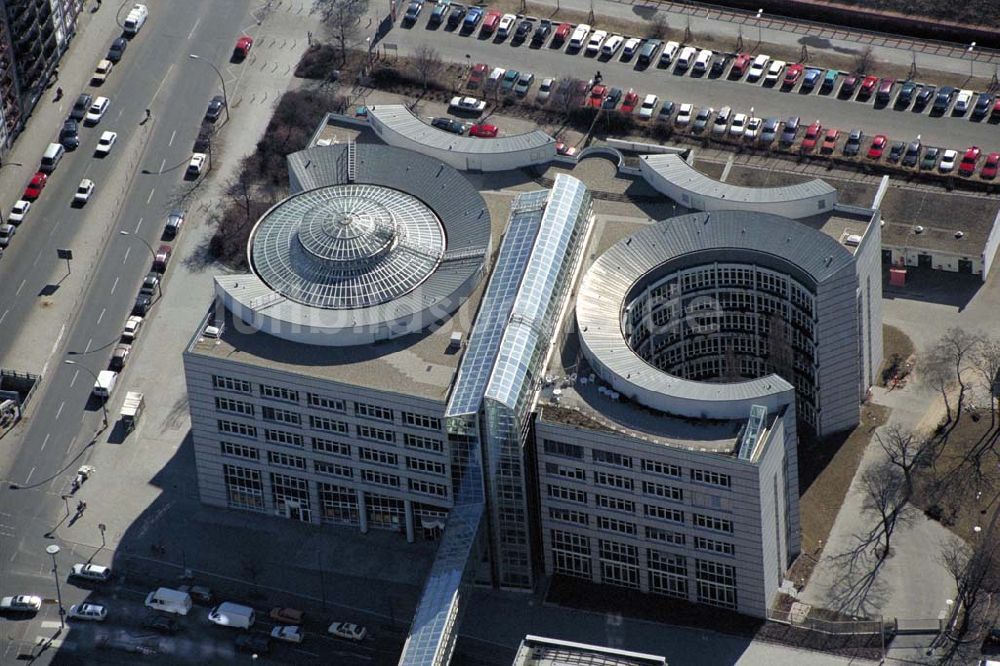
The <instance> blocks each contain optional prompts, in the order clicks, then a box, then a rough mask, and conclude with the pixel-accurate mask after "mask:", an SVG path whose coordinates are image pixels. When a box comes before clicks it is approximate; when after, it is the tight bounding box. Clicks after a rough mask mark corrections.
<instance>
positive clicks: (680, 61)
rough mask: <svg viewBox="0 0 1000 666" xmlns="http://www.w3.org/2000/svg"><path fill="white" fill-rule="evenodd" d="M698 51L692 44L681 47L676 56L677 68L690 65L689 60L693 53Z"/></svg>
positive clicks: (682, 68)
mask: <svg viewBox="0 0 1000 666" xmlns="http://www.w3.org/2000/svg"><path fill="white" fill-rule="evenodd" d="M697 52H698V49H696V48H694V47H693V46H685V47H684V48H683V49H681V54H680V55H679V56H677V69H680V70H685V69H687V68H688V67H690V66H691V60H692V59H693V58H694V54H695V53H697Z"/></svg>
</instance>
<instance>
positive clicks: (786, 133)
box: [781, 116, 819, 146]
mask: <svg viewBox="0 0 1000 666" xmlns="http://www.w3.org/2000/svg"><path fill="white" fill-rule="evenodd" d="M799 122H800V118H799V116H791V117H789V118H788V119H787V120H785V126H784V128H783V129H782V130H781V143H782V144H783V145H785V146H790V145H792V144H793V143H795V135H796V134H798V133H799ZM816 122H817V124H818V123H819V121H816Z"/></svg>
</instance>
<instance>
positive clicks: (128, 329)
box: [122, 315, 142, 340]
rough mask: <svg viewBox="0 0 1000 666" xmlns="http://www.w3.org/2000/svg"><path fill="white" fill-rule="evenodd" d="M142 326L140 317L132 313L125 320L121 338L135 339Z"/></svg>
mask: <svg viewBox="0 0 1000 666" xmlns="http://www.w3.org/2000/svg"><path fill="white" fill-rule="evenodd" d="M141 328H142V317H140V316H139V315H132V316H130V317H129V318H128V320H127V321H126V322H125V329H124V330H123V331H122V338H124V339H125V340H135V339H136V338H137V337H139V329H141Z"/></svg>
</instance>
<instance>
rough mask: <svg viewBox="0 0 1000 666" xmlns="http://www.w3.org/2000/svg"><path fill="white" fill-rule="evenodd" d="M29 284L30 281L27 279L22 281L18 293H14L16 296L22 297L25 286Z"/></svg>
mask: <svg viewBox="0 0 1000 666" xmlns="http://www.w3.org/2000/svg"><path fill="white" fill-rule="evenodd" d="M27 282H28V280H27V279H24V280H21V286H20V287H18V288H17V291H16V292H14V295H15V296H20V295H21V290H22V289H24V285H25V284H26V283H27Z"/></svg>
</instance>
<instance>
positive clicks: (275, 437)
mask: <svg viewBox="0 0 1000 666" xmlns="http://www.w3.org/2000/svg"><path fill="white" fill-rule="evenodd" d="M264 439H265V440H267V441H268V442H271V443H272V444H281V445H283V446H295V447H298V448H302V447H303V446H305V440H304V439H303V438H302V435H301V434H300V433H297V432H288V431H287V430H275V429H273V428H264Z"/></svg>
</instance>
